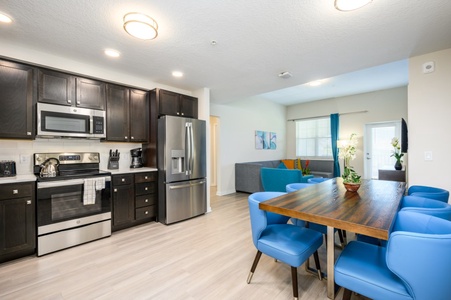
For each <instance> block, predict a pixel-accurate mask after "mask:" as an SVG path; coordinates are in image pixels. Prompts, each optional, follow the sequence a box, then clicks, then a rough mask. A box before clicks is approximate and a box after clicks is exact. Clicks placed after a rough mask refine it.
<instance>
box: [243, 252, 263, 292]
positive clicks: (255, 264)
mask: <svg viewBox="0 0 451 300" xmlns="http://www.w3.org/2000/svg"><path fill="white" fill-rule="evenodd" d="M261 256H262V253H261V251H259V250H257V255H255V258H254V263H253V264H252V267H251V271H250V272H249V275H248V276H247V283H248V284H249V283H251V280H252V276H253V275H254V272H255V269H256V268H257V265H258V261H259V260H260V257H261Z"/></svg>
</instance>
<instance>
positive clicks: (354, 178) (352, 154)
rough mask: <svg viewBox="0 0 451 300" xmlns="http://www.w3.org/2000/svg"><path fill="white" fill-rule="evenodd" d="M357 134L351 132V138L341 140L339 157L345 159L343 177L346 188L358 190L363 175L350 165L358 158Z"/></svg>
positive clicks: (352, 190)
mask: <svg viewBox="0 0 451 300" xmlns="http://www.w3.org/2000/svg"><path fill="white" fill-rule="evenodd" d="M356 152H357V135H356V134H355V133H353V134H351V137H350V138H349V140H345V141H341V142H340V147H339V157H340V158H342V159H343V161H344V171H343V175H342V176H341V178H343V184H344V186H345V188H346V190H348V191H350V192H356V191H357V190H358V189H359V188H360V183H361V176H360V175H359V174H357V172H356V171H355V170H354V168H353V167H352V166H351V165H350V162H351V160H353V159H355V158H356Z"/></svg>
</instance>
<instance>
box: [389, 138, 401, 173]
mask: <svg viewBox="0 0 451 300" xmlns="http://www.w3.org/2000/svg"><path fill="white" fill-rule="evenodd" d="M391 145H392V146H393V151H392V155H390V157H394V158H395V159H396V163H395V170H401V169H402V157H403V156H404V153H402V152H401V144H400V143H399V139H398V138H396V137H394V138H393V139H392V140H391Z"/></svg>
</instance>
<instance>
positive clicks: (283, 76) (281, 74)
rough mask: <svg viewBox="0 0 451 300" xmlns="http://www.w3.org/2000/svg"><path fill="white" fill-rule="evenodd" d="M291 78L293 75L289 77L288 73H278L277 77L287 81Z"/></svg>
mask: <svg viewBox="0 0 451 300" xmlns="http://www.w3.org/2000/svg"><path fill="white" fill-rule="evenodd" d="M291 76H293V75H291V73H290V72H282V73H279V77H280V78H283V79H288V78H290V77H291Z"/></svg>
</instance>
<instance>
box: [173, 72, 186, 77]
mask: <svg viewBox="0 0 451 300" xmlns="http://www.w3.org/2000/svg"><path fill="white" fill-rule="evenodd" d="M172 76H174V77H183V73H182V72H180V71H174V72H172Z"/></svg>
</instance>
